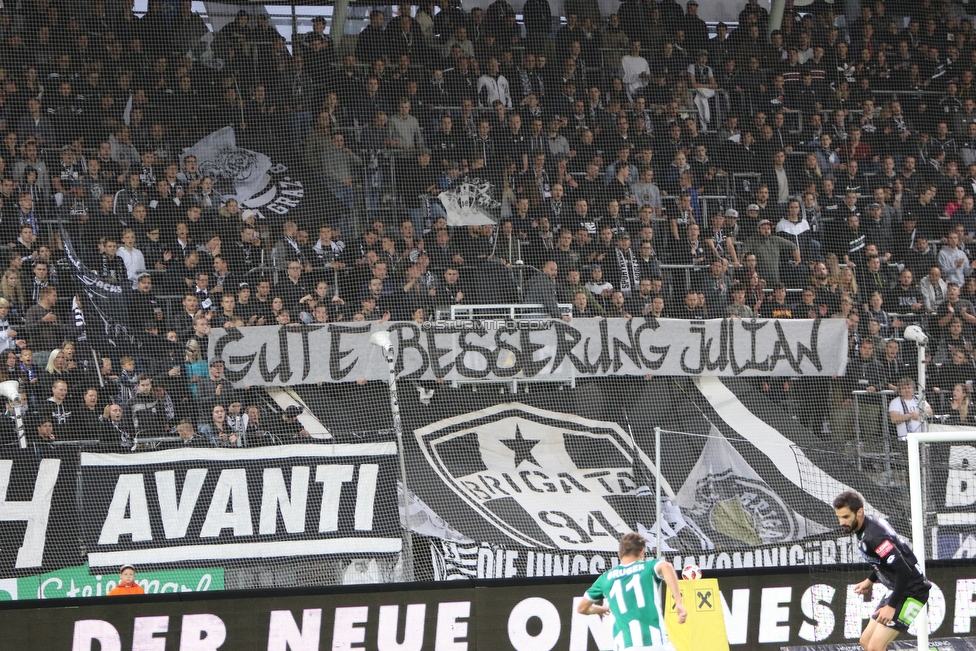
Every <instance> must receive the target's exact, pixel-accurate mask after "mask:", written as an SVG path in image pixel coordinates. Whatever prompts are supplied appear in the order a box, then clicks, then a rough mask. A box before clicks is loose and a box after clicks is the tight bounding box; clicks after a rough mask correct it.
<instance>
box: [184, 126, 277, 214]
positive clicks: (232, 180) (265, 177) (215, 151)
mask: <svg viewBox="0 0 976 651" xmlns="http://www.w3.org/2000/svg"><path fill="white" fill-rule="evenodd" d="M187 156H196V159H197V162H198V163H199V170H200V173H201V174H203V175H204V176H209V177H211V178H212V179H213V180H214V185H215V186H216V188H217V191H218V192H219V193H220V195H221V196H223V197H224V198H225V199H232V198H233V199H237V202H238V203H239V204H243V203H244V202H246V201H247V200H248V199H250V198H251V197H253V196H254V195H256V194H258V193H259V192H261V191H262V190H264V189H266V188H267V185H268V182H269V181H270V180H271V175H270V174H269V171H270V170H271V166H272V163H271V159H270V158H268V157H267V156H265V155H264V154H262V153H260V152H256V151H251V150H250V149H244V148H241V147H238V146H237V140H236V138H235V136H234V129H233V127H224V128H223V129H220V130H218V131H214V132H213V133H211V134H210V135H209V136H205V137H204V138H202V139H200V140H199V141H197V143H196V144H195V145H193V146H192V147H188V148H186V149H184V150H183V156H182V158H186V157H187Z"/></svg>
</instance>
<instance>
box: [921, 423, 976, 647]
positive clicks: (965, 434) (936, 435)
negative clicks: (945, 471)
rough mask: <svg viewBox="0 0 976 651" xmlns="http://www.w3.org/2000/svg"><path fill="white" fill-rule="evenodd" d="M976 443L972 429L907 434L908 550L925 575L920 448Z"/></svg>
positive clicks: (925, 639) (924, 616) (925, 638)
mask: <svg viewBox="0 0 976 651" xmlns="http://www.w3.org/2000/svg"><path fill="white" fill-rule="evenodd" d="M963 441H976V428H967V427H944V428H939V429H938V430H935V431H927V432H909V433H908V486H909V495H910V502H911V504H910V509H911V523H912V548H913V549H914V550H915V557H916V558H917V559H918V564H919V566H920V568H921V570H922V572H923V573H924V572H925V557H926V555H927V554H926V536H925V531H926V527H925V525H926V508H925V504H924V501H923V498H924V495H923V494H924V492H925V485H924V484H923V482H922V459H921V456H922V445H923V444H926V443H953V442H963ZM915 622H916V624H915V629H916V631H917V638H916V639H917V641H918V649H919V651H927V649H928V648H929V646H928V643H929V627H928V608H927V607H925V608H922V610H921V612H919V614H918V617H916V618H915Z"/></svg>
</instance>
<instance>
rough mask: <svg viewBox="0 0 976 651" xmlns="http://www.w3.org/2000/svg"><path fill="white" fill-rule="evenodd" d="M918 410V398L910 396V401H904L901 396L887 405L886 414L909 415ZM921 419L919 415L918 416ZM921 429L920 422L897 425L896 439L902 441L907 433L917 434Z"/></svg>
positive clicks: (914, 421) (906, 422) (910, 421)
mask: <svg viewBox="0 0 976 651" xmlns="http://www.w3.org/2000/svg"><path fill="white" fill-rule="evenodd" d="M918 410H919V409H918V398H916V397H914V396H912V397H911V398H910V399H908V400H905V399H904V398H902V397H901V396H896V397H895V399H894V400H892V401H891V402H890V403H889V404H888V413H895V414H899V415H904V414H911V413H913V412H917V411H918ZM919 417H920V418H921V414H919ZM921 429H922V421H921V420H915V419H912V420H906V421H905V422H904V423H898V438H899V440H904V439H905V438H907V437H908V433H909V432H918V431H920V430H921Z"/></svg>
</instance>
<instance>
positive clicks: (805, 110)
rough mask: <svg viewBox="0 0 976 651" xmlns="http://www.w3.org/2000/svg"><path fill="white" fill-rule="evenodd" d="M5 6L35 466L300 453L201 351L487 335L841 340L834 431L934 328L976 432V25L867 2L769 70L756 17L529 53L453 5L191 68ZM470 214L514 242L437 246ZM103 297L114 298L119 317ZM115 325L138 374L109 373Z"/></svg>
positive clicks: (115, 27) (631, 21)
mask: <svg viewBox="0 0 976 651" xmlns="http://www.w3.org/2000/svg"><path fill="white" fill-rule="evenodd" d="M19 7H20V9H17V10H12V9H5V10H3V11H2V12H0V40H2V42H3V43H4V45H5V47H4V48H3V50H2V51H0V66H2V67H0V71H2V74H0V77H2V87H0V143H2V144H0V264H2V265H4V269H5V270H4V271H3V272H2V275H0V326H2V327H3V329H4V331H3V333H2V334H0V352H2V353H3V354H4V355H6V359H5V364H3V365H2V366H0V374H3V375H4V377H3V379H15V380H19V381H20V384H21V387H22V392H21V393H22V397H21V398H20V399H19V400H18V399H16V398H11V400H10V401H8V405H7V412H6V413H7V416H11V417H12V415H13V414H14V411H15V410H16V409H19V410H21V411H23V410H25V409H26V410H27V413H28V416H26V417H25V418H27V419H28V420H29V422H30V426H29V428H28V429H29V430H30V431H31V436H32V437H33V431H34V429H35V428H36V431H37V433H38V435H39V436H40V437H41V438H46V439H55V440H59V439H60V440H63V439H71V438H84V437H87V436H89V435H90V433H91V432H100V434H99V437H100V438H102V439H103V440H106V441H112V442H113V444H114V443H115V442H121V443H122V444H123V445H124V446H131V444H132V442H133V441H134V437H135V436H136V434H139V433H141V434H144V435H145V434H147V433H149V434H159V435H165V434H172V435H173V437H174V439H175V443H174V444H175V445H197V444H200V445H220V446H241V445H245V444H247V445H257V444H260V443H262V442H266V441H268V442H276V441H279V440H283V439H285V438H289V437H293V436H295V437H300V436H307V435H308V432H307V431H305V430H304V429H303V428H302V426H301V424H300V423H299V421H298V420H297V418H298V415H299V414H298V413H297V412H295V411H294V410H291V411H286V412H285V413H272V414H268V413H264V414H262V410H261V409H260V408H258V407H257V406H255V405H253V404H250V402H251V401H250V400H249V399H248V393H247V392H245V391H238V390H235V389H234V387H233V386H232V385H231V384H230V383H229V382H228V381H226V380H225V379H224V378H223V364H222V362H220V361H218V360H214V361H210V362H208V360H207V350H208V337H209V333H210V328H211V327H248V326H255V325H273V324H278V325H284V326H291V327H302V326H303V325H304V324H321V323H328V322H334V321H340V320H347V321H358V320H378V321H386V320H390V319H394V320H415V321H424V320H427V319H430V318H433V317H434V316H435V315H436V314H437V313H438V312H443V311H446V310H449V309H450V307H451V306H453V305H470V304H477V303H489V302H490V303H526V304H531V305H541V306H542V308H541V310H542V311H543V312H545V313H547V314H548V315H549V316H551V317H554V318H565V319H572V318H580V317H588V316H606V317H623V318H629V317H632V316H636V317H658V318H660V317H667V318H680V319H701V318H720V317H728V318H743V319H748V318H753V317H762V318H778V319H789V318H804V319H806V318H843V319H846V320H847V324H848V330H849V334H850V344H851V345H850V351H851V353H850V354H851V363H850V365H849V368H848V373H847V376H846V377H844V378H839V379H836V380H834V381H832V382H830V386H831V387H832V389H833V394H832V395H833V396H834V397H833V399H832V401H827V402H826V404H825V405H824V408H825V409H826V408H828V407H831V406H844V405H846V404H848V403H849V401H850V396H851V391H865V392H868V393H872V392H881V391H886V390H887V391H898V390H900V388H901V387H902V385H903V384H904V383H903V382H902V381H901V380H902V378H905V377H910V376H912V375H914V370H913V367H912V366H911V365H910V364H909V362H910V353H906V351H905V350H902V348H903V342H902V341H901V340H900V338H899V335H900V334H901V331H902V328H903V327H904V326H905V325H906V324H909V323H918V324H921V325H923V326H924V327H925V328H926V330H927V331H928V332H929V334H930V337H931V342H930V346H929V348H930V352H931V356H930V383H929V384H930V390H932V391H934V392H937V393H939V394H940V395H941V396H942V398H940V399H941V402H942V404H941V405H940V407H943V408H944V410H945V413H949V412H951V414H952V417H953V418H954V419H958V420H959V421H961V422H970V421H972V420H973V418H974V417H976V411H974V410H972V409H970V393H971V387H972V380H973V379H974V377H976V366H974V364H973V346H972V341H973V338H974V336H976V307H974V302H976V275H974V274H973V270H974V269H976V252H974V251H973V249H970V248H969V247H972V246H973V242H974V237H976V207H974V194H976V86H974V81H973V76H974V71H976V48H974V46H973V16H971V15H969V14H967V13H966V8H965V5H961V4H953V3H951V2H949V1H948V0H946V1H943V2H933V1H932V0H920V1H919V2H917V3H916V2H912V3H904V4H902V5H897V4H895V3H890V2H881V1H879V2H873V3H872V2H864V3H862V8H861V13H860V16H859V17H858V18H857V19H856V20H853V21H850V22H848V21H847V20H845V19H844V17H843V16H839V15H837V14H836V13H835V11H834V9H833V5H828V4H823V3H820V2H815V3H814V4H813V5H811V6H810V7H806V8H804V12H803V13H801V12H799V11H796V10H794V9H792V8H789V7H788V9H787V12H786V14H785V16H784V18H783V22H782V26H781V27H780V28H779V29H776V30H773V31H772V33H771V35H770V36H769V37H768V38H767V36H766V35H767V27H768V21H769V15H768V13H767V11H766V10H765V9H764V8H762V7H761V6H760V5H759V4H758V2H757V0H748V2H747V3H746V4H745V6H744V7H743V8H742V11H741V13H740V14H739V16H738V23H737V24H735V25H733V26H731V27H730V26H727V25H725V24H723V23H719V24H718V25H717V26H716V27H715V33H714V34H713V33H712V30H711V29H710V28H709V26H708V25H706V23H705V22H704V21H703V20H702V19H701V18H699V17H698V15H697V12H698V3H697V2H696V1H695V0H689V1H688V2H687V3H686V4H685V6H681V5H679V4H678V3H677V2H675V1H674V0H665V1H664V2H654V1H652V0H625V1H624V2H622V3H621V4H620V7H619V9H618V11H617V13H615V14H612V15H603V14H601V12H600V7H599V5H598V3H597V2H596V1H595V0H567V2H566V12H567V15H566V16H565V19H562V18H561V17H557V16H554V15H553V14H552V11H551V10H550V7H549V5H548V2H547V0H528V1H527V2H526V4H525V7H524V9H523V13H522V15H521V22H518V16H517V15H516V12H515V11H514V10H513V8H512V7H511V6H510V5H509V4H508V3H507V2H506V1H505V0H495V1H494V2H493V3H492V4H491V5H490V6H489V7H488V8H487V9H486V10H481V9H479V8H475V9H472V10H471V11H470V12H469V11H465V10H463V9H462V8H461V7H460V6H458V4H457V3H455V2H454V0H438V2H436V3H434V2H422V3H420V4H419V5H401V6H399V7H397V8H396V10H395V12H394V15H392V16H388V15H387V14H385V13H384V12H382V11H380V10H373V11H371V12H370V14H369V22H368V25H367V26H366V27H365V29H364V30H363V31H362V33H360V34H359V36H358V38H357V40H356V42H355V45H354V47H347V46H346V44H345V43H344V44H343V46H342V47H341V48H339V47H337V46H336V45H335V44H334V43H333V41H332V40H331V39H330V37H329V36H328V35H327V34H326V33H325V28H326V24H325V21H324V20H323V19H320V18H317V19H315V20H313V21H312V30H311V31H309V32H307V33H303V34H301V35H300V36H296V37H295V39H294V40H293V42H292V43H291V44H290V49H289V47H288V44H286V43H285V40H284V39H283V38H282V37H281V36H280V34H279V33H278V32H277V31H276V30H275V29H274V28H273V27H272V26H270V25H269V21H268V17H267V16H266V15H263V14H258V15H256V16H253V17H252V16H250V15H249V14H248V12H247V11H244V10H242V11H241V12H239V13H238V14H237V15H236V17H235V18H234V20H233V21H231V22H229V23H228V24H227V25H226V26H224V27H223V28H221V29H220V30H219V31H217V32H216V34H215V35H214V38H213V40H212V43H209V44H208V43H207V41H206V40H204V41H201V40H200V37H201V36H203V35H205V34H206V33H207V32H208V27H207V24H206V23H205V22H204V21H203V20H202V19H201V18H200V17H199V16H198V15H196V14H194V13H193V12H192V11H191V3H190V2H189V1H188V0H182V1H181V2H179V3H177V4H176V5H175V6H173V7H170V5H167V4H165V3H162V2H159V1H157V0H150V2H149V3H148V12H147V13H146V14H145V15H143V16H138V15H136V14H135V13H134V12H133V10H132V2H131V0H129V1H128V2H126V1H124V0H123V1H121V2H107V1H105V0H94V1H93V2H91V3H90V4H89V3H80V2H76V3H72V2H66V3H60V2H54V1H51V0H31V1H29V2H24V3H22V4H21V5H19ZM170 9H172V10H171V11H170ZM340 50H341V52H340ZM225 127H231V128H233V130H234V134H235V136H236V142H237V146H238V147H241V148H246V149H238V150H236V151H237V152H242V151H243V152H260V153H262V154H264V155H266V156H268V157H269V158H270V159H271V160H272V161H275V162H280V163H282V164H286V165H287V166H288V167H290V168H293V169H294V170H295V172H296V173H295V174H294V175H293V176H295V177H296V178H298V177H304V178H305V183H304V193H305V197H304V202H303V203H302V207H301V209H296V210H294V211H292V212H291V213H289V214H288V216H287V217H286V218H282V217H280V216H279V215H278V214H276V213H275V212H272V211H268V210H265V211H262V210H261V208H260V206H258V207H256V208H249V207H247V205H245V204H246V198H245V199H241V200H239V197H237V193H236V191H235V190H236V188H235V186H234V179H233V175H232V174H228V171H227V168H226V167H221V166H219V165H216V164H214V163H213V161H209V160H208V161H201V160H199V157H198V156H197V155H196V154H192V153H191V154H186V153H185V150H186V149H187V148H191V147H193V146H194V145H195V144H196V143H198V142H200V141H201V139H204V138H206V137H207V136H208V135H209V134H211V133H212V132H215V131H218V130H220V129H223V128H225ZM475 191H480V192H487V193H489V194H490V198H491V199H492V202H494V203H497V204H498V205H499V208H498V210H499V215H500V219H499V222H498V225H497V226H461V227H455V226H449V225H448V220H447V216H448V215H447V210H446V209H445V205H446V204H447V202H442V201H440V200H438V196H439V195H441V194H442V193H448V194H446V195H444V196H445V197H446V196H448V195H451V196H454V197H456V198H457V199H458V200H466V201H471V200H475V199H477V195H475V194H472V192H475ZM85 274H87V276H86V278H88V279H89V280H90V279H97V280H98V283H99V287H100V288H101V289H102V290H104V291H106V292H108V293H109V294H112V295H113V296H115V297H116V304H115V306H114V307H113V308H112V309H110V310H108V314H107V316H106V314H105V310H104V309H100V310H99V311H98V314H97V315H96V314H95V313H94V310H93V308H92V304H91V302H90V301H89V300H88V299H87V298H86V296H87V294H86V287H87V285H85V284H84V283H79V282H77V280H78V276H79V275H85ZM96 317H97V318H96ZM103 317H104V318H103ZM106 319H107V321H108V322H111V324H112V327H113V328H116V329H115V331H114V332H115V333H116V334H117V335H118V334H119V333H120V332H122V331H124V332H125V333H126V337H127V338H128V339H127V340H128V341H130V342H134V341H138V342H140V343H141V344H142V345H141V346H130V347H128V348H127V347H126V346H124V345H122V344H121V341H122V339H125V338H126V337H121V336H119V337H116V339H119V341H117V342H113V343H117V344H119V345H117V346H112V347H106V346H104V345H100V344H104V341H105V337H104V333H100V335H99V336H98V337H96V336H95V331H96V330H105V328H104V327H103V326H104V325H105V323H104V321H105V320H106ZM119 328H121V330H120V329H119ZM801 385H802V383H801ZM757 386H758V387H759V388H760V389H761V390H762V391H764V392H766V393H767V394H768V395H769V396H770V397H771V398H772V399H774V400H777V401H779V402H783V403H787V402H789V401H791V400H793V399H794V398H795V396H796V393H797V384H796V383H794V382H792V381H789V380H787V381H784V382H773V381H771V380H770V381H768V382H767V381H762V382H759V383H758V384H757ZM892 404H894V402H893V403H892ZM902 404H905V403H904V401H902ZM814 411H816V410H814ZM905 411H908V408H907V407H906V408H905ZM970 412H973V413H972V414H970ZM830 420H831V417H830V416H829V415H827V414H825V413H816V414H815V415H814V416H812V417H811V418H810V422H811V423H812V424H813V425H819V423H820V422H825V421H830ZM264 423H269V424H268V425H267V426H265V425H264ZM892 423H893V424H896V425H900V424H901V423H895V421H894V420H893V421H892ZM840 425H841V423H839V422H838V423H835V424H833V425H831V426H832V428H840ZM0 426H2V427H4V428H6V429H7V430H10V432H12V431H13V427H14V426H13V420H12V418H10V417H8V418H0ZM266 434H267V435H266ZM177 435H178V438H176V437H177ZM5 436H6V434H5ZM14 438H15V437H14V435H13V434H10V435H9V436H7V439H6V440H7V441H13V440H14Z"/></svg>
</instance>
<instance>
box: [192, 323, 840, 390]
mask: <svg viewBox="0 0 976 651" xmlns="http://www.w3.org/2000/svg"><path fill="white" fill-rule="evenodd" d="M376 330H389V331H390V333H391V335H392V340H393V347H394V353H395V355H394V358H395V364H396V371H397V376H398V377H399V378H400V379H415V380H434V379H445V380H459V381H464V380H473V379H490V380H511V379H526V378H546V379H553V380H559V379H570V378H573V377H604V376H607V375H630V376H644V375H689V376H721V377H746V376H770V375H773V376H777V375H779V376H834V375H843V374H844V370H845V367H846V364H847V322H846V321H844V320H843V319H824V320H806V319H798V320H788V321H779V320H772V319H771V320H755V321H750V320H742V319H728V320H724V319H713V320H709V321H685V320H678V319H661V320H655V319H641V318H634V319H576V320H574V321H572V322H571V323H566V322H564V321H549V320H545V321H533V320H523V321H507V322H506V321H445V322H437V323H430V322H428V323H425V324H424V325H423V326H422V327H421V326H420V325H418V324H416V323H412V322H396V323H386V324H378V323H375V322H367V323H333V324H328V325H324V326H262V327H250V328H244V329H241V330H233V329H231V330H224V329H222V328H215V329H214V330H213V333H212V334H211V337H210V351H209V353H210V358H211V359H214V358H220V359H223V360H224V363H225V367H226V372H225V373H226V376H227V377H228V378H229V379H230V380H231V381H233V382H235V383H237V384H239V385H241V386H262V385H292V384H309V383H315V382H352V381H356V380H363V379H365V380H380V381H386V380H388V379H389V367H388V365H387V362H386V358H385V356H384V355H383V352H382V351H381V349H379V348H377V347H376V346H373V345H371V344H370V343H369V337H370V334H371V333H372V332H374V331H376Z"/></svg>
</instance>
